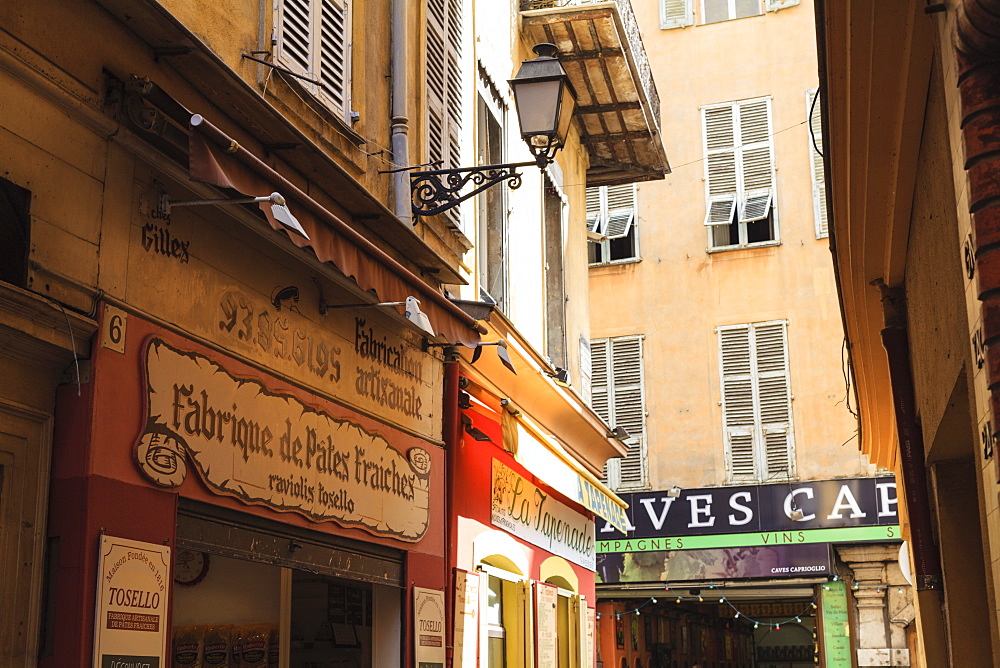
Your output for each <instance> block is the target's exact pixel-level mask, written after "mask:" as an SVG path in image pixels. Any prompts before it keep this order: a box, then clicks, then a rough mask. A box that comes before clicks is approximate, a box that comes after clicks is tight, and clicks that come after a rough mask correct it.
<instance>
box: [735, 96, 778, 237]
mask: <svg viewBox="0 0 1000 668" xmlns="http://www.w3.org/2000/svg"><path fill="white" fill-rule="evenodd" d="M770 111H771V110H770V100H769V99H767V98H764V99H760V100H753V101H751V102H742V103H740V104H739V105H738V113H739V133H740V151H739V154H740V158H741V161H740V162H741V164H740V172H741V174H742V181H743V184H742V186H743V198H742V201H741V203H740V212H739V213H740V221H741V222H750V221H754V220H761V219H763V218H766V217H767V215H768V214H769V213H770V208H771V205H772V204H773V196H772V193H773V191H774V158H773V146H772V143H771V113H770Z"/></svg>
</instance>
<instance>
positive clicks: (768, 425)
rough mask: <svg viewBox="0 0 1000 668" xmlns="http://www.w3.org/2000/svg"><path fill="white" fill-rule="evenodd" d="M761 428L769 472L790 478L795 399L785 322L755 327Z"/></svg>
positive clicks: (766, 473) (768, 475)
mask: <svg viewBox="0 0 1000 668" xmlns="http://www.w3.org/2000/svg"><path fill="white" fill-rule="evenodd" d="M754 347H755V348H756V358H757V359H756V363H757V385H758V390H757V393H758V402H759V406H760V411H759V413H760V428H761V432H762V435H763V447H764V455H765V460H766V464H765V471H764V472H765V475H766V477H767V478H768V479H771V478H774V477H782V478H790V477H792V475H794V473H795V462H794V458H793V457H792V449H791V448H792V438H791V422H792V405H791V403H792V398H791V392H790V389H789V378H788V345H787V342H786V332H785V323H784V322H775V323H766V324H758V325H756V326H754Z"/></svg>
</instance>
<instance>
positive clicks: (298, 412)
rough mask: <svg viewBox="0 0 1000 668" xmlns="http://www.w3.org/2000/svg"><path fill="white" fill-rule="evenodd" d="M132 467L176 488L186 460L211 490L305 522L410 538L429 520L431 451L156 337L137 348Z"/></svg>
mask: <svg viewBox="0 0 1000 668" xmlns="http://www.w3.org/2000/svg"><path fill="white" fill-rule="evenodd" d="M145 362H146V381H147V405H146V416H147V418H146V424H145V428H144V430H143V433H142V434H141V435H140V437H139V440H138V442H137V444H136V450H135V454H136V460H137V462H138V464H139V467H140V469H141V470H142V471H143V473H145V474H146V476H147V477H149V478H150V479H151V480H152V481H153V482H155V483H157V484H159V485H162V486H164V487H176V486H178V485H180V484H181V483H182V482H184V479H185V477H186V475H187V467H188V465H189V464H190V465H192V466H193V467H194V469H195V470H196V471H197V472H198V475H199V476H200V477H201V479H202V480H204V482H205V484H206V485H208V486H209V488H211V489H212V490H213V491H214V492H216V493H218V494H224V495H227V496H234V497H236V498H238V499H240V500H241V501H243V502H244V503H249V504H259V505H264V506H268V507H270V508H273V509H275V510H279V511H285V512H296V513H299V514H301V515H304V516H306V517H308V518H309V519H311V520H314V521H324V520H334V521H336V522H337V523H339V524H342V525H344V526H353V527H358V528H362V529H364V530H366V531H368V532H369V533H373V534H376V535H381V536H391V537H394V538H397V539H400V540H406V541H416V540H419V539H420V538H421V537H422V536H423V535H424V533H425V532H426V531H427V526H428V518H429V512H430V511H429V496H430V495H429V481H430V469H431V458H430V454H429V453H428V452H427V451H426V450H424V449H423V448H419V447H412V448H410V449H409V450H408V451H407V452H406V455H405V456H404V455H403V453H401V452H399V451H398V450H397V449H395V448H394V447H392V446H391V445H390V444H389V442H388V441H387V440H386V439H385V438H384V437H383V436H381V435H379V434H375V433H371V432H369V431H368V430H366V429H365V428H364V427H362V426H361V425H359V424H356V423H354V422H351V421H349V420H345V419H339V418H334V417H333V416H331V415H328V414H327V413H325V412H323V411H320V410H317V409H315V408H313V407H311V406H308V405H306V404H304V403H302V402H301V401H299V400H298V399H297V398H295V397H293V396H290V395H287V394H279V393H275V392H270V391H268V390H267V388H265V387H264V385H263V384H262V383H260V382H258V381H256V380H251V379H246V378H237V377H235V376H233V375H231V374H230V373H229V372H227V371H226V370H225V369H224V368H223V367H222V366H221V365H219V364H218V363H216V362H214V361H212V360H211V359H209V358H208V357H205V356H203V355H199V354H197V353H192V352H184V351H180V350H178V349H176V348H174V347H173V346H171V345H170V344H169V343H167V342H166V341H164V340H162V339H159V338H152V339H150V340H149V341H148V342H147V344H146V348H145Z"/></svg>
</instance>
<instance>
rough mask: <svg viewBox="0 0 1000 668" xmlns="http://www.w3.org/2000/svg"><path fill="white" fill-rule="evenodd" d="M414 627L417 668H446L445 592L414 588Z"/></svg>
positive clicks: (414, 651)
mask: <svg viewBox="0 0 1000 668" xmlns="http://www.w3.org/2000/svg"><path fill="white" fill-rule="evenodd" d="M413 625H414V627H415V628H414V629H413V642H414V650H413V653H414V656H415V659H416V660H415V662H414V663H415V664H416V668H444V660H445V648H444V592H441V591H438V590H436V589H424V588H422V587H414V588H413Z"/></svg>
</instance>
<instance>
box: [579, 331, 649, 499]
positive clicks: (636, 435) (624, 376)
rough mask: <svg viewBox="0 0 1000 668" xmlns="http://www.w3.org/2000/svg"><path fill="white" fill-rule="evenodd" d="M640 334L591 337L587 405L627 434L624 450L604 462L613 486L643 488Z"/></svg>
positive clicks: (609, 423) (644, 457)
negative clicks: (589, 393) (624, 454)
mask: <svg viewBox="0 0 1000 668" xmlns="http://www.w3.org/2000/svg"><path fill="white" fill-rule="evenodd" d="M642 341H643V337H642V336H619V337H614V338H608V339H592V340H591V342H590V363H591V367H590V368H591V391H590V392H591V406H592V407H593V409H594V412H596V413H597V414H598V415H599V416H601V418H602V419H603V420H604V421H605V422H607V423H608V425H610V426H611V427H612V428H614V427H624V428H625V429H626V430H627V431H628V433H629V436H630V438H629V441H628V453H627V455H626V456H625V457H623V458H621V459H612V460H610V461H609V462H608V464H607V468H606V470H605V475H606V478H607V481H608V484H609V485H610V486H611V487H612V488H613V489H626V488H639V487H645V486H646V483H647V472H646V402H645V387H644V382H643V370H642V368H643V365H642Z"/></svg>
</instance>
